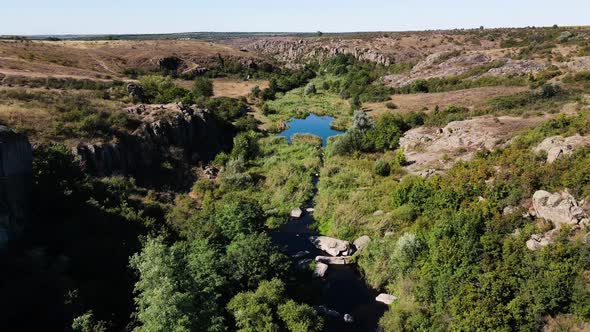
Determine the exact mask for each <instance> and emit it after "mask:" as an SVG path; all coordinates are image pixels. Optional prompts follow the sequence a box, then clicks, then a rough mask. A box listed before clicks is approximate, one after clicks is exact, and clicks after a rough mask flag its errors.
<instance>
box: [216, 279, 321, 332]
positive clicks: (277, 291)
mask: <svg viewBox="0 0 590 332" xmlns="http://www.w3.org/2000/svg"><path fill="white" fill-rule="evenodd" d="M284 293H285V285H284V284H283V282H282V281H281V280H279V279H276V278H275V279H272V280H270V281H262V282H260V284H259V286H258V288H257V289H256V290H255V291H251V292H243V293H239V294H238V295H236V296H235V297H234V298H233V299H232V300H231V301H230V302H229V304H228V305H227V309H228V311H229V312H230V313H231V314H232V315H233V316H234V319H235V322H236V327H237V328H238V331H240V332H259V331H268V332H274V331H291V332H316V331H321V330H322V327H323V321H322V319H321V318H320V317H318V315H317V314H316V312H315V310H314V309H313V308H312V307H310V306H308V305H306V304H298V303H296V302H295V301H293V300H286V298H285V295H284Z"/></svg>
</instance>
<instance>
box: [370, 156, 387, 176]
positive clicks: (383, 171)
mask: <svg viewBox="0 0 590 332" xmlns="http://www.w3.org/2000/svg"><path fill="white" fill-rule="evenodd" d="M373 172H375V174H376V175H379V176H389V173H390V172H391V168H390V166H389V163H388V162H387V161H385V160H383V159H379V160H377V161H375V164H374V165H373Z"/></svg>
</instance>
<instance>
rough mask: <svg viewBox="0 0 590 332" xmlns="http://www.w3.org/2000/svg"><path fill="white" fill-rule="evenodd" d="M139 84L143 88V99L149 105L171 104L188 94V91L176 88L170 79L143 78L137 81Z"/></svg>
mask: <svg viewBox="0 0 590 332" xmlns="http://www.w3.org/2000/svg"><path fill="white" fill-rule="evenodd" d="M139 84H140V85H141V87H142V88H143V90H144V93H145V98H146V100H147V101H148V102H149V103H157V104H167V103H172V102H175V101H178V100H180V99H181V98H183V97H185V96H187V94H188V90H186V89H184V88H181V87H179V86H177V85H176V83H174V81H173V80H172V79H171V78H170V77H163V76H157V75H148V76H143V77H141V78H140V79H139Z"/></svg>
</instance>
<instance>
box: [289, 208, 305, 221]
mask: <svg viewBox="0 0 590 332" xmlns="http://www.w3.org/2000/svg"><path fill="white" fill-rule="evenodd" d="M302 215H303V210H301V209H300V208H295V209H293V210H291V218H295V219H299V218H301V216H302Z"/></svg>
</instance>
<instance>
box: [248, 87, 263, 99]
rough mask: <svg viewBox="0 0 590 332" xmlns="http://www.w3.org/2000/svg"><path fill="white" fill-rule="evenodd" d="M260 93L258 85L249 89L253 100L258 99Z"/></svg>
mask: <svg viewBox="0 0 590 332" xmlns="http://www.w3.org/2000/svg"><path fill="white" fill-rule="evenodd" d="M261 92H262V90H260V87H259V86H258V85H255V86H253V87H252V89H250V93H251V94H252V96H253V97H255V98H258V97H260V93H261Z"/></svg>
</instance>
